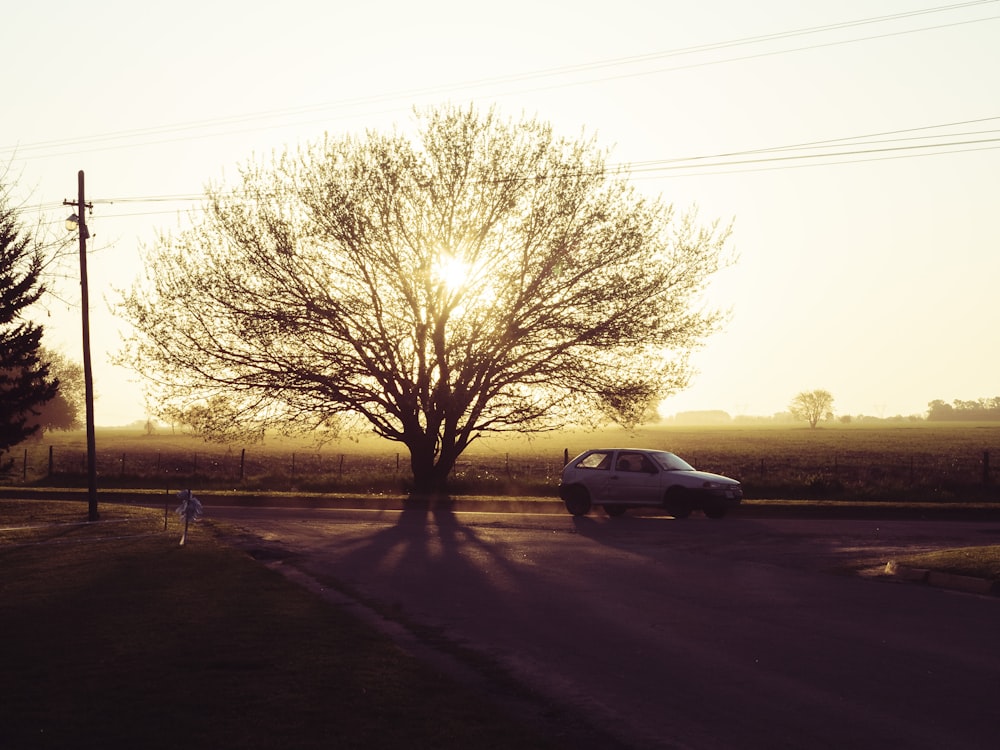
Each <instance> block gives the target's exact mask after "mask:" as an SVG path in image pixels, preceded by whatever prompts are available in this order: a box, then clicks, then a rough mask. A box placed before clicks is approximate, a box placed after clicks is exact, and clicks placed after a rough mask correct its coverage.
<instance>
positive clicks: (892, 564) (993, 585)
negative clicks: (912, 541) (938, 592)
mask: <svg viewBox="0 0 1000 750" xmlns="http://www.w3.org/2000/svg"><path fill="white" fill-rule="evenodd" d="M885 574H886V575H889V576H892V577H893V578H896V579H898V580H900V581H908V582H910V583H923V584H926V585H927V586H934V587H935V588H942V589H949V590H951V591H961V592H963V593H966V594H979V595H980V596H1000V581H991V580H990V579H988V578H976V577H974V576H963V575H958V574H957V573H942V572H940V571H937V570H927V569H926V568H910V567H908V566H906V565H899V564H898V563H897V562H896V561H895V560H890V561H889V562H888V563H886V565H885Z"/></svg>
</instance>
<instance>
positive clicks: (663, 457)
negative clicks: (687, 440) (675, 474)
mask: <svg viewBox="0 0 1000 750" xmlns="http://www.w3.org/2000/svg"><path fill="white" fill-rule="evenodd" d="M649 456H650V458H652V459H653V460H654V461H656V463H658V464H659V465H660V467H661V468H663V469H665V470H667V471H694V467H693V466H692V465H691V464H689V463H688V462H687V461H685V460H684V459H683V458H681V457H679V456H675V455H674V454H673V453H667V452H666V451H653V452H651V453H650V454H649Z"/></svg>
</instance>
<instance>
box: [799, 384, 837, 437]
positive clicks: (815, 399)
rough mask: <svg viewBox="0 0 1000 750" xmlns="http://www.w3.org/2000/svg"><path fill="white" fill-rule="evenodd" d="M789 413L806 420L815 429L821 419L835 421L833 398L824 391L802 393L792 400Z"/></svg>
mask: <svg viewBox="0 0 1000 750" xmlns="http://www.w3.org/2000/svg"><path fill="white" fill-rule="evenodd" d="M788 411H790V412H791V413H792V416H793V417H795V418H796V419H804V420H805V421H807V422H808V423H809V426H810V427H813V428H815V427H816V425H817V424H818V423H819V420H820V419H833V396H832V395H830V392H829V391H823V390H818V391H802V393H799V394H798V395H797V396H796V397H795V398H793V399H792V403H790V404H789V405H788Z"/></svg>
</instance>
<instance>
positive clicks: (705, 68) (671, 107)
mask: <svg viewBox="0 0 1000 750" xmlns="http://www.w3.org/2000/svg"><path fill="white" fill-rule="evenodd" d="M3 16H4V18H3V25H2V26H0V44H2V49H3V50H4V58H5V60H6V69H7V72H8V75H7V76H6V77H5V81H4V92H3V93H4V97H3V99H4V104H3V112H2V116H0V160H2V162H4V163H7V162H9V167H8V169H9V171H8V176H9V177H14V178H16V181H17V184H16V194H17V195H18V196H19V197H20V199H21V201H22V202H23V204H24V208H25V212H26V214H25V216H26V222H29V223H30V222H33V221H34V220H35V219H36V218H38V215H40V216H42V217H43V218H45V219H46V220H48V221H49V222H51V225H52V227H53V230H54V231H55V230H57V229H58V226H59V225H61V224H62V221H63V219H64V218H65V216H66V215H67V214H68V213H69V211H68V210H67V209H64V208H63V207H62V201H63V200H64V199H69V200H75V199H76V185H77V171H78V170H81V169H82V170H84V171H85V173H86V188H87V189H86V192H87V196H86V197H87V199H88V200H89V201H91V202H93V203H94V212H93V215H92V217H90V218H89V219H88V223H89V227H90V231H91V233H92V234H94V235H95V238H94V239H93V240H92V242H91V245H90V248H91V249H90V255H89V274H88V276H89V282H90V298H91V307H92V313H91V316H92V317H91V326H92V340H93V351H94V379H95V388H96V391H97V395H98V400H97V403H96V409H95V411H96V422H97V424H99V425H117V424H125V423H128V422H132V421H134V420H138V419H143V418H144V416H145V410H144V407H143V404H142V400H141V391H140V389H139V387H138V385H137V384H135V383H133V382H130V378H131V375H130V373H129V372H128V371H126V370H123V369H121V368H117V367H115V366H113V365H112V364H110V362H109V355H110V354H112V353H114V352H116V351H117V350H118V348H119V345H120V344H119V340H120V335H119V331H120V329H121V327H122V323H121V322H120V321H117V320H116V319H115V318H114V317H113V315H112V314H111V312H110V310H109V309H108V300H111V299H113V298H114V294H113V290H114V289H115V288H123V287H126V286H128V285H129V284H130V282H131V280H132V279H133V278H135V276H136V275H137V274H138V272H139V270H138V267H137V262H138V249H139V247H140V246H142V245H147V244H149V243H152V242H153V241H154V240H155V237H156V234H157V232H159V231H164V230H170V229H171V228H175V227H177V226H180V225H182V224H183V222H184V216H185V214H186V212H187V210H188V209H189V208H191V207H192V205H195V204H192V203H190V202H189V200H188V199H191V198H197V197H198V196H200V195H201V194H202V193H203V188H204V185H205V184H206V183H207V182H209V181H215V180H218V179H220V178H222V177H224V176H226V175H228V176H234V175H235V173H236V169H235V167H236V166H237V165H239V164H240V163H242V162H244V161H246V160H247V159H248V158H250V157H251V156H252V155H253V154H254V153H256V154H258V155H268V154H270V153H271V151H272V150H277V151H280V150H281V149H283V148H284V147H285V146H294V145H295V144H297V143H300V142H305V141H309V140H313V139H316V138H318V137H320V136H321V135H322V133H323V132H324V131H329V132H331V133H341V132H348V131H350V132H358V131H361V130H363V129H365V128H377V129H384V128H388V127H390V126H391V124H392V123H399V124H401V125H402V126H406V125H407V124H408V123H409V122H410V119H411V117H410V111H411V109H412V107H413V105H420V106H423V105H429V104H435V103H442V102H445V101H452V102H456V103H462V104H464V103H468V102H470V101H475V102H476V103H477V104H478V105H479V106H481V107H483V108H486V107H488V106H490V105H494V104H495V105H496V106H497V107H498V108H499V109H500V110H501V111H502V113H504V114H506V115H510V116H514V117H519V116H520V115H521V114H522V113H527V114H529V115H538V116H539V117H540V118H542V119H545V120H549V121H551V122H552V123H553V124H554V125H555V126H556V128H557V129H558V130H559V131H561V132H563V133H565V134H567V135H577V134H579V133H580V132H581V131H586V132H587V133H595V132H596V133H597V135H598V138H599V141H600V142H601V143H602V144H603V145H606V146H609V147H612V148H613V149H614V151H613V154H612V161H613V162H615V163H619V162H627V163H631V164H632V165H633V166H634V168H635V180H636V184H637V185H638V186H639V187H640V189H641V190H643V191H648V192H650V193H662V194H663V195H664V196H665V197H666V198H667V199H668V200H670V201H672V202H674V203H675V204H676V205H677V206H678V207H684V208H686V207H689V206H691V205H696V206H697V207H698V208H699V210H700V214H701V216H702V218H703V219H705V220H706V221H708V220H711V219H714V218H720V219H723V220H724V221H728V220H729V219H734V220H735V232H734V235H733V246H734V248H735V249H736V251H737V252H738V253H739V262H738V263H737V265H736V266H734V267H733V268H730V269H729V270H727V271H726V272H724V274H722V275H721V276H720V277H719V278H718V280H717V282H716V283H715V284H714V286H713V288H712V291H711V296H710V299H709V304H711V305H715V306H722V307H726V308H731V310H732V314H731V319H730V321H729V323H728V325H727V327H726V330H725V332H723V333H721V334H719V335H717V336H716V337H715V338H714V339H712V340H711V342H710V343H709V344H708V345H707V346H706V347H705V348H704V349H703V350H702V351H700V352H699V353H698V354H697V356H696V357H695V364H696V366H697V367H698V369H699V370H700V374H699V375H698V376H697V377H696V379H695V381H694V383H693V385H692V386H691V388H690V389H688V390H687V391H685V392H684V393H682V394H680V395H678V396H676V397H674V398H672V399H671V400H670V401H669V402H668V403H667V404H666V408H665V411H666V412H668V413H673V412H677V411H686V410H700V409H724V410H726V411H729V412H730V413H731V414H733V415H738V414H753V415H770V414H772V413H775V412H778V411H782V410H784V409H785V407H786V406H787V404H788V403H789V401H790V400H791V399H792V397H793V396H794V395H795V394H796V393H798V392H799V391H803V390H812V389H815V388H823V389H826V390H828V391H830V392H831V393H832V394H833V396H834V398H835V404H834V407H835V410H836V412H837V413H838V414H853V415H856V414H868V415H873V416H892V415H896V414H903V415H909V414H918V413H923V412H924V411H925V410H926V408H927V404H928V402H929V401H931V400H934V399H943V400H945V401H952V400H954V399H959V398H961V399H975V398H980V397H992V396H996V395H998V394H1000V384H998V382H997V372H998V371H1000V347H998V346H997V338H996V336H997V331H998V330H1000V304H998V302H997V299H998V294H997V284H998V279H1000V221H998V219H1000V0H980V1H978V2H950V3H947V4H945V3H944V0H936V2H935V0H841V2H838V3H818V2H802V1H801V0H758V2H755V3H746V2H743V1H742V0H697V2H695V0H683V1H682V0H616V2H613V3H609V2H606V1H604V0H602V1H601V2H596V1H595V0H573V2H569V1H568V0H506V1H505V2H503V3H489V4H486V3H470V2H468V0H425V1H424V2H420V3H416V2H412V0H366V2H352V3H342V2H329V0H325V1H323V2H319V1H318V0H316V1H313V0H284V2H282V3H278V4H274V3H259V4H254V3H246V2H240V3H237V2H231V1H229V0H199V1H198V2H192V1H191V0H174V2H171V3H160V4H149V3H140V4H137V3H134V2H131V1H129V2H126V1H125V0H94V2H91V3H86V4H82V5H81V4H79V3H69V2H64V0H50V2H47V3H27V2H25V3H17V4H13V5H12V6H11V7H8V8H5V10H4V14H3ZM804 144H811V145H804ZM66 271H67V273H78V270H77V267H76V266H74V265H72V264H70V265H68V266H67V269H66ZM73 278H75V277H73ZM63 287H64V288H63V289H62V294H63V297H64V298H65V301H59V300H50V302H49V309H48V312H47V314H46V317H43V318H42V319H41V321H42V322H43V323H44V324H45V326H46V342H47V344H48V345H50V346H54V347H56V348H59V349H61V350H62V351H64V352H65V353H66V354H68V355H70V356H72V357H75V358H77V359H80V358H81V355H80V348H81V347H80V338H81V336H80V311H79V284H78V282H73V281H72V278H71V280H69V281H66V282H64V284H63Z"/></svg>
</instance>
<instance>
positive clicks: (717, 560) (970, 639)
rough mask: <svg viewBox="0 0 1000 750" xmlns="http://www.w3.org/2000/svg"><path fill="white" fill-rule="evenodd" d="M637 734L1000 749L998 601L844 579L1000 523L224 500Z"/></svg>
mask: <svg viewBox="0 0 1000 750" xmlns="http://www.w3.org/2000/svg"><path fill="white" fill-rule="evenodd" d="M211 514H212V516H213V517H216V518H229V519H232V521H233V522H234V523H238V524H239V525H240V526H242V527H243V528H244V529H245V531H246V532H247V535H248V537H247V539H246V540H245V543H246V544H248V546H250V547H252V548H253V549H255V550H256V553H257V554H258V555H261V556H262V557H265V558H283V559H284V562H283V566H285V567H288V568H289V569H295V570H301V571H304V572H305V573H307V574H308V575H309V576H311V577H312V578H313V579H314V580H317V581H320V582H322V583H323V584H324V585H329V586H333V587H335V588H338V589H340V590H341V591H349V592H351V593H352V594H353V595H355V596H357V597H360V598H361V599H363V600H366V601H368V602H377V603H379V606H381V607H382V608H384V611H389V612H392V613H394V616H395V617H397V618H398V619H399V620H401V621H404V622H409V623H415V624H418V625H420V626H421V627H422V628H426V629H429V630H430V631H433V632H435V633H437V634H439V635H440V636H443V637H444V638H445V639H446V640H447V641H449V642H450V643H452V644H458V645H460V646H466V647H470V648H473V649H475V650H477V651H479V652H481V653H485V654H487V655H489V656H490V657H492V658H493V659H495V660H496V661H497V662H499V663H500V664H501V665H503V667H504V668H505V669H506V670H507V671H508V672H510V673H511V674H513V675H514V676H516V677H517V678H518V679H519V680H520V681H522V682H524V683H526V684H529V685H531V686H533V687H534V688H535V689H537V690H539V691H541V692H542V693H544V694H545V695H546V696H548V697H549V698H550V699H551V700H553V701H554V702H556V703H557V704H558V705H560V706H563V707H566V709H567V710H569V711H571V712H574V713H575V714H577V715H579V716H581V717H583V719H584V720H585V721H588V722H592V723H594V724H596V725H598V726H601V727H604V728H605V729H608V730H610V731H612V733H613V734H614V735H615V736H616V737H618V738H620V739H621V740H622V741H623V742H624V743H625V744H626V745H628V746H632V747H636V748H697V749H699V750H713V749H714V748H764V747H766V748H804V747H808V748H848V747H850V748H885V747H893V748H897V747H898V748H915V749H919V748H935V749H938V748H987V747H988V748H995V747H997V746H998V742H1000V725H998V724H997V721H996V711H997V705H998V701H1000V599H998V598H996V597H982V596H974V595H969V594H958V593H955V592H951V591H944V590H940V589H934V588H929V587H923V586H918V585H912V584H899V583H890V582H886V581H885V580H879V579H876V578H870V577H869V578H866V577H861V576H856V575H845V574H844V573H843V568H844V566H845V565H848V564H855V563H857V562H858V561H862V562H863V563H865V564H867V565H871V566H884V564H885V562H886V560H888V559H890V558H892V557H895V556H897V555H898V554H900V552H901V551H903V550H908V549H912V550H924V549H933V548H938V547H946V546H968V545H979V544H997V543H1000V523H989V522H987V523H962V522H927V521H889V522H885V521H870V520H869V521H803V520H777V519H741V518H739V517H738V516H737V517H731V518H727V519H726V520H724V521H721V522H718V521H709V520H707V519H703V518H700V517H698V518H690V519H688V520H686V521H674V520H673V519H670V518H668V517H655V516H649V517H638V516H634V515H633V516H627V517H625V518H621V519H607V518H603V517H601V516H598V515H596V514H595V515H592V516H590V517H586V518H582V519H574V518H571V517H569V516H566V515H517V514H487V513H483V514H476V513H459V514H452V513H449V512H447V511H444V512H439V513H430V512H427V511H407V512H403V513H399V512H393V511H381V512H361V511H353V512H352V511H298V510H284V511H269V510H249V509H239V510H235V509H234V510H226V509H222V508H216V509H212V510H211Z"/></svg>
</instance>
